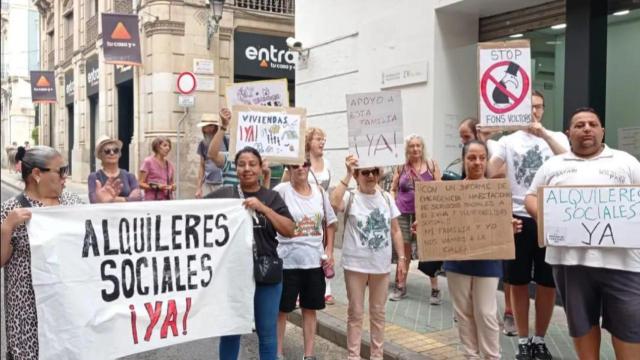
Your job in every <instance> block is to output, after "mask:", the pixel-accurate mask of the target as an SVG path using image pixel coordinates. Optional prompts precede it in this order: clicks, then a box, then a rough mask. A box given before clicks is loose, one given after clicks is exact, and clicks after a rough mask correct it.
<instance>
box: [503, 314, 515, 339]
mask: <svg viewBox="0 0 640 360" xmlns="http://www.w3.org/2000/svg"><path fill="white" fill-rule="evenodd" d="M502 322H503V326H502V333H503V334H505V335H507V336H517V335H518V329H517V328H516V321H515V319H514V318H513V314H508V313H504V318H503V319H502Z"/></svg>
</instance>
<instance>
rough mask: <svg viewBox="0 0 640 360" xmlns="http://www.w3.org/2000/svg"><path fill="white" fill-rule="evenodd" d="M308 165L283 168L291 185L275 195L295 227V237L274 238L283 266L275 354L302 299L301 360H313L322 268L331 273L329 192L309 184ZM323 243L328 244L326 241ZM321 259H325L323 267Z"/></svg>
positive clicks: (281, 187)
mask: <svg viewBox="0 0 640 360" xmlns="http://www.w3.org/2000/svg"><path fill="white" fill-rule="evenodd" d="M310 168H311V162H310V161H309V160H307V161H305V162H304V163H303V164H302V165H287V172H288V173H289V175H290V182H283V183H280V184H278V185H277V186H276V187H275V188H274V189H273V190H275V191H277V192H278V193H279V194H280V196H281V197H282V199H284V202H285V203H286V204H287V207H288V208H289V212H290V213H291V215H292V216H293V221H294V223H295V230H294V235H293V236H292V237H285V236H282V235H278V255H279V256H280V258H281V259H282V260H283V262H284V264H283V266H284V271H283V287H282V297H281V298H280V314H279V316H278V354H279V358H281V359H284V357H283V356H282V342H283V340H284V333H285V328H286V325H287V314H288V313H290V312H292V311H293V310H294V309H295V307H296V300H297V299H298V297H299V298H300V308H301V309H302V331H303V337H304V360H315V359H316V357H315V355H314V351H313V340H314V337H315V332H316V310H322V309H324V307H325V301H324V294H325V286H326V285H325V273H324V271H323V267H327V268H328V267H331V268H332V267H333V238H334V235H335V231H336V222H337V221H338V219H337V218H336V214H335V213H334V212H333V209H332V208H331V204H330V202H329V196H328V195H327V192H326V191H325V190H324V189H323V188H321V187H320V186H319V185H317V184H316V183H315V182H313V183H310V182H309V173H310V172H311V171H310ZM325 237H326V244H324V239H325ZM323 254H324V255H326V257H325V258H324V259H325V260H324V261H323Z"/></svg>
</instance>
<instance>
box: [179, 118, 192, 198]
mask: <svg viewBox="0 0 640 360" xmlns="http://www.w3.org/2000/svg"><path fill="white" fill-rule="evenodd" d="M187 116H189V108H188V107H185V108H184V115H182V118H181V119H180V121H178V133H177V134H176V193H177V196H176V199H180V130H181V128H182V123H183V122H184V120H185V119H186V118H187Z"/></svg>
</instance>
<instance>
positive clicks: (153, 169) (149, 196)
mask: <svg viewBox="0 0 640 360" xmlns="http://www.w3.org/2000/svg"><path fill="white" fill-rule="evenodd" d="M151 150H153V155H151V156H148V157H146V158H145V159H144V161H143V162H142V167H141V168H140V175H139V176H138V178H139V179H140V187H141V188H142V189H144V199H145V200H171V199H173V192H174V191H176V184H175V182H174V180H173V176H174V173H175V170H174V167H173V163H172V162H171V161H169V160H168V159H167V157H168V156H169V153H170V152H171V140H169V138H168V137H164V136H158V137H157V138H155V139H153V141H152V142H151Z"/></svg>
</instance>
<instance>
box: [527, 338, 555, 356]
mask: <svg viewBox="0 0 640 360" xmlns="http://www.w3.org/2000/svg"><path fill="white" fill-rule="evenodd" d="M531 349H532V351H531V352H532V356H533V359H535V360H551V359H553V356H551V353H550V352H549V349H547V344H545V343H543V342H541V343H537V344H536V343H532V344H531Z"/></svg>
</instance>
